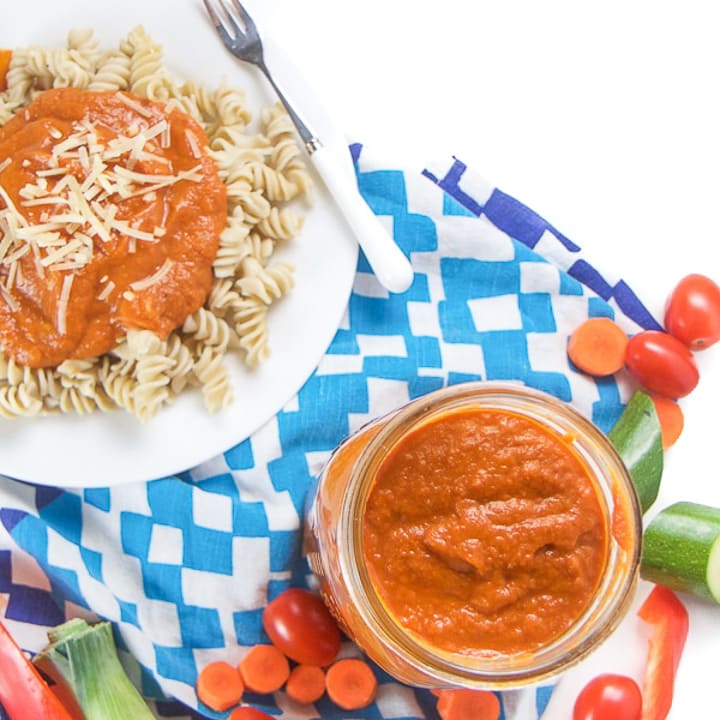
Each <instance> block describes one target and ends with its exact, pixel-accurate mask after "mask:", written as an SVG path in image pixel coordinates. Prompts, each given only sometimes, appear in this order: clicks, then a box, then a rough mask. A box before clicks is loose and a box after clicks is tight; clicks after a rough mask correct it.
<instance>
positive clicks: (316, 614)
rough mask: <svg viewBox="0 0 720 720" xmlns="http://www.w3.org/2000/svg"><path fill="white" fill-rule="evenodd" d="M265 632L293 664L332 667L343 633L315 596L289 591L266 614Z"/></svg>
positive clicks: (270, 604) (309, 593) (302, 591)
mask: <svg viewBox="0 0 720 720" xmlns="http://www.w3.org/2000/svg"><path fill="white" fill-rule="evenodd" d="M263 628H265V632H266V633H267V634H268V636H269V637H270V640H272V642H273V644H274V645H275V646H276V647H277V648H278V649H279V650H282V652H284V653H285V655H287V656H288V657H289V658H290V659H291V660H295V662H298V663H303V664H306V665H320V666H324V665H329V664H330V663H331V662H332V661H333V660H334V659H335V656H336V655H337V654H338V651H339V650H340V630H339V629H338V626H337V623H336V622H335V619H334V618H333V616H332V615H331V614H330V611H329V610H328V609H327V607H326V605H325V603H323V601H322V600H321V599H320V598H319V597H318V596H317V595H315V594H314V593H312V592H310V591H308V590H303V589H302V588H290V589H288V590H285V591H284V592H282V593H280V595H278V596H277V597H276V598H275V599H274V600H272V601H271V602H270V603H269V604H268V606H267V607H266V608H265V611H264V612H263Z"/></svg>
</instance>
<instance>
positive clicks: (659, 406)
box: [650, 395, 685, 450]
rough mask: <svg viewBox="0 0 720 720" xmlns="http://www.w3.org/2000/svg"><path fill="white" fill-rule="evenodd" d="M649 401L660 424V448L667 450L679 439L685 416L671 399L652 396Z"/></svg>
mask: <svg viewBox="0 0 720 720" xmlns="http://www.w3.org/2000/svg"><path fill="white" fill-rule="evenodd" d="M650 399H651V400H652V401H653V405H654V406H655V412H656V413H657V416H658V421H659V422H660V434H661V436H662V446H663V449H664V450H667V449H668V448H669V447H670V446H671V445H674V444H675V442H676V441H677V439H678V438H679V437H680V434H681V433H682V431H683V427H684V425H685V416H684V415H683V411H682V408H681V407H680V406H679V405H678V404H677V402H675V400H672V399H671V398H667V397H664V396H663V395H652V396H651V397H650Z"/></svg>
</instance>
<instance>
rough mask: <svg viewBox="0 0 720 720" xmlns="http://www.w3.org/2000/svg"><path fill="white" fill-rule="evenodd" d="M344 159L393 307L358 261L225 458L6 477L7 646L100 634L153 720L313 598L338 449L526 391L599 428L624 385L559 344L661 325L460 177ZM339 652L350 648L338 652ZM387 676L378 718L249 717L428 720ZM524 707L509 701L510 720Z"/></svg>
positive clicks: (521, 211) (306, 713)
mask: <svg viewBox="0 0 720 720" xmlns="http://www.w3.org/2000/svg"><path fill="white" fill-rule="evenodd" d="M351 149H352V152H353V155H354V159H355V161H356V163H357V168H358V179H359V183H360V188H361V190H362V193H363V194H364V196H365V198H366V200H367V201H368V203H369V204H370V205H371V207H372V209H373V210H374V211H375V213H376V214H378V215H380V216H382V218H383V222H386V223H387V224H388V226H389V227H391V228H392V231H393V233H394V236H395V238H396V240H397V242H398V243H399V244H400V246H401V247H402V249H403V250H404V251H405V252H406V253H407V254H408V255H409V256H410V257H411V259H412V264H413V266H414V269H415V280H414V283H413V285H412V287H411V288H410V289H409V290H408V291H407V292H406V293H404V294H402V295H388V294H387V293H386V292H384V291H383V289H382V288H381V287H380V286H379V284H378V283H377V282H376V281H375V279H374V277H373V276H372V275H371V274H370V272H369V268H368V266H367V264H366V263H365V261H364V258H362V256H361V258H360V261H359V266H358V273H357V278H356V281H355V284H354V288H353V292H352V295H351V297H350V300H349V306H348V309H347V312H346V314H345V317H344V320H343V322H342V324H341V327H340V328H339V329H338V332H337V335H336V336H335V338H334V340H333V342H332V345H331V346H330V348H329V349H328V351H327V353H326V354H325V356H324V357H323V358H322V360H321V361H320V363H319V366H318V368H317V370H316V371H315V373H314V374H313V375H312V377H310V379H309V380H308V381H307V382H306V383H305V385H304V386H303V387H302V388H301V389H300V391H299V392H298V393H297V395H296V396H295V397H293V398H292V400H291V401H290V402H288V404H287V405H286V406H285V407H284V408H283V410H282V411H281V412H279V413H278V414H277V416H276V417H275V418H273V419H272V420H271V421H270V422H268V423H267V424H266V425H265V426H264V427H262V428H260V429H259V430H258V431H257V432H256V433H255V434H254V435H253V436H252V437H250V438H249V439H247V440H245V441H244V442H241V443H240V444H238V445H237V446H236V447H234V448H232V449H231V450H229V451H228V452H226V453H224V454H223V455H221V456H219V457H215V458H212V459H209V460H208V461H207V462H205V463H204V464H202V465H200V466H199V467H197V468H193V469H189V470H188V471H187V472H184V473H183V474H182V475H179V476H177V477H168V478H162V479H158V480H155V481H153V482H149V483H146V484H133V485H125V486H120V487H114V488H110V489H86V490H82V489H78V490H62V489H55V488H48V487H35V486H32V485H29V484H25V483H20V482H17V481H14V480H11V479H7V478H0V508H1V509H0V520H1V523H0V614H1V615H3V616H4V622H5V623H6V625H7V626H8V627H9V629H10V631H11V632H13V633H14V634H15V636H16V637H17V638H18V639H19V640H20V642H21V643H22V644H23V646H24V647H25V648H27V649H29V650H31V651H32V650H37V649H39V648H40V646H42V645H43V643H44V641H45V630H46V628H47V627H48V626H52V625H55V624H57V623H59V622H61V621H63V620H64V619H65V618H66V617H67V616H72V615H78V614H80V615H88V614H89V615H90V616H91V617H95V616H99V617H103V618H107V619H109V620H111V621H112V622H113V623H114V625H115V628H116V629H117V637H118V642H119V643H120V645H121V647H123V648H124V649H126V650H127V651H128V652H129V656H130V655H131V656H132V657H134V658H136V659H137V661H139V663H140V665H139V666H136V667H135V668H134V670H133V674H134V677H135V679H136V681H137V682H138V683H140V684H141V686H142V688H143V690H144V692H145V693H146V694H147V695H148V696H154V697H162V696H163V695H164V696H167V697H169V698H173V699H174V701H173V702H162V703H160V704H159V705H158V714H159V715H160V716H162V717H170V716H173V717H176V716H181V715H182V716H183V717H188V716H192V717H198V715H196V714H194V713H193V712H191V711H190V710H188V708H187V707H185V706H190V707H195V706H196V699H195V694H194V691H193V685H194V681H195V678H196V675H197V672H198V669H199V668H201V667H202V666H203V665H205V664H206V663H207V662H209V661H211V660H216V659H225V660H228V661H230V662H234V661H239V660H240V658H241V657H242V656H243V654H244V652H245V651H246V649H247V648H248V646H251V645H253V644H254V643H258V642H263V641H266V638H265V636H264V634H263V630H262V627H261V613H262V609H263V607H264V605H265V604H266V603H267V601H268V600H269V599H271V598H272V597H274V596H275V595H277V594H278V593H279V592H280V591H281V590H283V589H284V588H286V587H288V586H290V585H302V584H304V583H305V582H306V580H307V578H308V569H307V567H306V564H305V562H304V561H303V559H302V557H301V543H300V540H301V532H300V530H301V522H302V518H301V512H302V508H303V502H304V500H305V496H306V492H307V489H308V487H309V485H310V482H311V478H312V477H313V476H314V475H315V474H316V473H318V471H319V470H320V469H321V467H322V465H323V463H324V462H325V461H326V459H327V458H328V456H329V453H330V452H331V450H332V449H333V448H334V447H335V446H336V445H337V444H338V443H339V442H340V441H341V440H342V439H343V438H344V437H345V436H346V435H348V433H351V432H352V431H353V430H354V429H356V428H357V427H359V426H360V425H362V424H363V423H365V422H366V421H367V420H368V419H370V418H372V417H375V416H377V415H379V414H381V413H384V412H386V411H388V410H390V409H392V408H394V407H396V406H398V405H400V404H401V403H404V402H406V401H408V400H409V399H411V398H415V397H417V396H418V395H421V394H424V393H427V392H429V391H431V390H436V389H437V388H439V387H441V386H443V385H446V384H450V383H458V382H463V381H467V380H477V379H495V380H496V379H512V380H520V381H522V382H525V383H527V384H528V385H531V386H533V387H536V388H540V389H542V390H545V391H548V392H550V393H552V394H554V395H556V396H558V397H560V398H562V399H563V400H566V401H569V402H571V403H572V404H573V405H574V406H575V407H576V408H577V409H579V410H580V411H581V412H582V413H584V414H585V415H586V416H587V417H589V418H591V419H592V420H593V421H594V422H595V423H596V424H597V425H598V426H599V427H600V428H601V429H604V430H607V429H608V428H609V427H610V426H611V425H612V424H613V423H614V421H615V420H616V419H617V417H618V415H619V413H620V412H621V409H622V407H623V403H624V401H625V400H626V399H627V396H628V393H629V388H628V387H624V386H623V385H622V384H618V383H617V382H616V380H615V379H612V378H611V379H604V380H601V381H594V380H591V379H589V378H587V377H585V376H583V375H581V374H580V373H577V372H575V371H574V369H573V368H572V367H571V366H570V365H569V364H568V360H567V357H566V353H565V346H566V341H567V336H568V334H569V333H570V332H571V330H572V329H573V328H574V327H575V326H576V325H577V324H578V323H579V322H580V321H581V320H583V319H584V318H586V317H588V316H593V315H609V316H613V315H614V316H616V318H617V319H618V321H620V322H621V323H622V324H623V325H624V326H625V327H626V328H627V330H628V331H629V332H632V331H635V330H637V329H638V328H639V327H656V326H657V323H656V321H655V320H654V319H653V318H652V317H651V316H650V314H649V313H648V311H647V310H646V309H645V308H644V306H643V305H642V304H641V303H640V302H639V301H638V299H637V298H636V297H635V296H634V294H633V293H632V291H631V290H630V288H629V287H628V286H627V285H626V284H625V283H624V282H623V281H622V280H620V279H617V278H613V279H609V278H608V277H607V276H603V275H602V274H601V273H600V272H598V271H597V270H596V269H594V268H593V266H592V265H591V264H590V263H589V262H588V261H587V260H586V259H585V258H584V257H583V254H582V253H581V251H580V248H579V247H578V246H576V245H575V244H573V243H572V242H570V241H569V240H568V239H567V238H565V237H563V236H562V235H561V234H560V233H558V232H557V231H556V230H554V229H553V228H552V227H551V226H550V225H548V224H547V223H546V222H545V221H544V220H543V219H542V218H541V217H539V216H538V215H537V214H535V213H534V212H532V211H531V210H529V209H528V208H527V207H525V206H524V205H522V204H521V203H519V202H518V201H516V200H514V199H513V198H511V197H509V196H507V195H506V194H504V193H502V192H501V191H499V190H497V189H495V188H493V187H492V186H490V185H488V184H487V183H485V182H484V181H483V180H482V179H481V178H479V177H477V176H476V175H475V174H474V173H473V172H472V171H471V170H469V169H468V168H466V167H465V166H464V165H463V164H462V163H461V162H460V161H459V160H455V159H453V160H451V161H450V162H446V163H444V167H443V166H440V165H437V166H432V167H429V168H428V169H426V170H425V171H424V172H422V173H417V174H415V173H408V172H404V171H403V170H400V169H385V168H383V169H378V168H382V166H379V165H377V164H374V163H373V162H372V160H371V159H369V158H368V157H367V152H361V149H362V148H361V147H360V146H357V145H356V146H353V147H352V148H351ZM343 652H344V653H346V654H352V653H354V652H357V651H356V649H355V648H354V646H353V645H352V644H351V643H349V642H348V643H346V644H345V646H344V648H343ZM140 668H142V671H141V670H140ZM379 679H380V685H379V692H378V696H377V701H376V703H375V704H374V705H373V706H372V707H371V708H368V709H365V710H362V711H359V712H354V713H348V712H342V711H340V710H339V709H338V708H336V707H334V706H333V705H332V703H330V702H329V701H328V700H322V701H320V702H318V703H317V704H316V705H315V706H311V707H309V708H298V707H297V706H293V704H292V703H291V701H289V700H288V699H287V697H286V696H285V694H284V693H282V692H278V693H275V694H274V695H273V696H269V697H268V696H264V697H261V696H256V697H252V696H251V697H248V698H247V700H248V701H249V702H252V703H255V704H257V705H258V706H259V707H263V708H264V709H266V710H267V711H268V712H269V713H271V714H272V715H275V716H278V717H281V718H293V719H294V720H299V719H306V720H310V719H311V718H318V717H321V718H325V719H326V720H335V719H338V720H339V719H340V718H350V717H352V718H365V719H366V720H374V719H375V718H378V719H382V718H386V719H388V720H389V719H390V718H393V719H394V720H400V719H403V720H418V719H426V718H427V719H435V718H437V715H436V713H435V710H434V705H435V702H434V698H433V697H432V695H430V693H429V692H427V691H417V692H416V691H414V690H412V689H410V688H407V687H404V686H402V685H399V684H398V683H396V682H394V681H393V680H392V679H391V678H389V677H387V676H385V675H383V674H382V673H379ZM548 693H549V689H548V688H544V689H540V690H538V691H537V692H536V694H535V698H534V702H531V705H534V707H531V708H530V709H529V711H528V708H527V707H526V708H525V709H524V710H523V713H524V714H523V717H538V716H539V715H541V713H542V710H543V707H544V704H545V703H546V701H547V697H548ZM178 701H179V702H178ZM516 704H517V697H516V696H514V695H507V696H506V697H504V698H503V706H504V710H503V717H504V718H505V719H506V720H510V718H512V717H517V716H518V711H517V709H513V708H514V706H515V705H516ZM200 712H201V713H202V715H201V717H218V718H219V717H223V715H222V714H217V713H215V714H214V713H211V712H208V711H206V710H203V709H201V710H200Z"/></svg>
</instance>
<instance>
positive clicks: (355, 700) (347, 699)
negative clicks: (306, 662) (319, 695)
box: [325, 658, 377, 710]
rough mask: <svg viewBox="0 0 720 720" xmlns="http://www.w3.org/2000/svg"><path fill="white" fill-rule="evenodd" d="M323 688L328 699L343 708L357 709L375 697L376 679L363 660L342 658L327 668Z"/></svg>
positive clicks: (365, 705) (366, 704)
mask: <svg viewBox="0 0 720 720" xmlns="http://www.w3.org/2000/svg"><path fill="white" fill-rule="evenodd" d="M325 689H326V690H327V693H328V695H329V697H330V699H331V700H332V701H333V702H334V703H335V704H336V705H338V706H339V707H341V708H342V709H343V710H359V709H360V708H364V707H367V706H368V705H369V704H370V703H371V702H372V701H373V700H374V699H375V692H376V691H377V679H376V678H375V674H374V673H373V671H372V669H371V668H370V665H368V663H366V662H365V661H364V660H360V659H358V658H344V659H342V660H338V661H337V662H336V663H334V664H333V665H331V666H330V668H329V669H328V671H327V674H326V675H325Z"/></svg>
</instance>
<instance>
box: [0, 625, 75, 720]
mask: <svg viewBox="0 0 720 720" xmlns="http://www.w3.org/2000/svg"><path fill="white" fill-rule="evenodd" d="M0 703H2V705H3V707H4V708H5V712H6V714H7V715H8V716H9V717H10V720H40V718H42V719H43V720H72V719H71V716H70V714H69V713H68V712H67V711H66V710H65V708H64V707H63V706H62V704H61V703H60V701H59V700H58V698H57V697H56V696H55V694H54V693H53V691H52V690H50V688H49V687H48V684H47V683H46V682H45V681H44V680H43V678H42V676H41V675H40V673H39V672H38V671H37V670H36V669H35V667H34V665H33V664H32V663H31V662H30V661H29V660H28V659H27V658H26V657H25V655H24V654H23V652H22V650H21V649H20V648H19V647H18V646H17V644H16V643H15V641H14V640H13V639H12V637H10V633H9V632H8V631H7V629H6V628H5V627H4V626H3V624H2V623H0Z"/></svg>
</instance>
